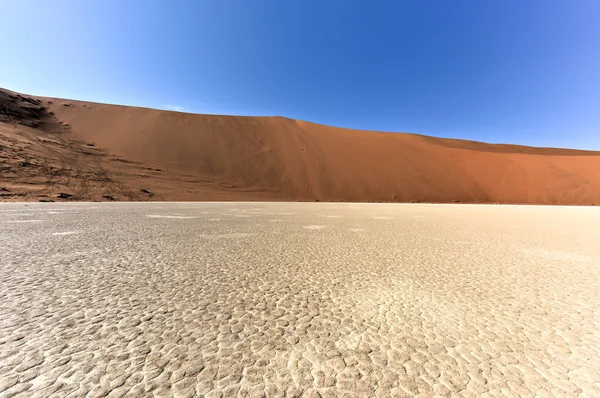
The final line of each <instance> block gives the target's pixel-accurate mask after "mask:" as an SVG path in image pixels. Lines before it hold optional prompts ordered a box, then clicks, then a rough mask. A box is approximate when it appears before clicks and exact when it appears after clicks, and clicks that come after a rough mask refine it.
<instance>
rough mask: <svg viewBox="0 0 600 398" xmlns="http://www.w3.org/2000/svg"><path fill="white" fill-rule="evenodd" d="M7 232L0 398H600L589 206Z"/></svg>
mask: <svg viewBox="0 0 600 398" xmlns="http://www.w3.org/2000/svg"><path fill="white" fill-rule="evenodd" d="M274 220H276V221H277V222H273V221H274ZM0 227H1V228H0V246H1V248H2V250H0V396H1V397H7V398H8V397H67V396H68V397H111V398H113V397H264V396H266V397H301V396H302V397H404V396H405V397H412V396H423V397H429V396H450V395H453V396H464V397H474V396H486V395H487V396H509V397H510V396H534V395H537V396H549V397H550V396H578V395H581V396H584V395H587V396H600V370H599V369H600V315H599V307H598V305H599V304H598V303H600V245H599V244H598V239H599V238H600V209H595V208H570V207H560V208H559V207H535V206H524V207H516V206H462V205H454V206H452V205H439V206H438V205H384V204H365V205H355V204H327V203H297V204H291V203H290V204H281V203H270V204H266V203H204V204H200V203H145V204H141V203H113V204H96V203H94V204H80V203H70V204H56V203H55V204H9V203H5V204H0Z"/></svg>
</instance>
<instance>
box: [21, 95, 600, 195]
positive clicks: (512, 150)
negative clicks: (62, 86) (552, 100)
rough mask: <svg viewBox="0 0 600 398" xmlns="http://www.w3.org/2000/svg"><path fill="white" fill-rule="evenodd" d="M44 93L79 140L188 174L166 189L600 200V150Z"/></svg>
mask: <svg viewBox="0 0 600 398" xmlns="http://www.w3.org/2000/svg"><path fill="white" fill-rule="evenodd" d="M33 98H35V99H41V100H42V102H43V103H44V104H45V105H46V106H47V107H48V111H49V112H53V113H54V114H55V117H56V119H57V120H59V121H60V122H62V123H63V125H64V124H67V125H69V131H68V132H66V133H64V134H68V135H69V137H71V138H72V139H73V140H76V141H78V142H88V143H93V144H94V145H95V147H97V148H99V149H102V150H104V151H106V152H107V153H112V154H114V155H115V156H118V157H121V158H123V159H127V160H128V161H131V162H133V163H136V164H144V165H150V166H151V167H155V168H159V169H160V170H164V173H168V174H169V178H168V180H169V183H170V184H175V183H176V182H177V181H182V184H183V182H185V183H186V184H187V185H185V187H183V186H177V185H173V187H172V188H169V189H168V190H166V191H164V192H162V193H161V194H160V195H157V196H154V199H161V200H174V199H178V200H218V199H226V200H316V199H319V200H323V201H337V200H343V201H398V202H408V201H423V202H455V201H460V202H474V203H496V202H500V203H536V204H595V203H600V152H593V151H576V150H567V149H553V148H532V147H522V146H514V145H492V144H484V143H478V142H472V141H462V140H451V139H440V138H433V137H426V136H419V135H414V134H394V133H379V132H371V131H358V130H350V129H342V128H336V127H329V126H323V125H318V124H313V123H309V122H304V121H298V120H292V119H287V118H283V117H240V116H216V115H195V114H186V113H179V112H169V111H160V110H154V109H145V108H136V107H127V106H117V105H106V104H97V103H89V102H81V101H72V100H61V99H51V98H40V97H33ZM48 101H51V103H50V104H49V103H48ZM107 167H108V169H107V172H108V173H110V167H109V166H107ZM125 174H126V173H125ZM121 177H122V179H123V181H122V184H121V185H135V188H132V192H134V191H136V190H137V188H138V187H140V186H142V185H144V184H145V185H146V186H156V189H157V190H159V191H160V189H161V185H160V184H157V183H154V182H153V178H154V177H152V176H146V177H144V178H145V180H144V184H140V183H139V181H136V178H135V175H123V176H121ZM153 184H154V185H153ZM164 184H167V183H166V182H165V183H164ZM164 184H163V185H162V187H164V186H165V185H164ZM178 189H179V191H177V190H178ZM135 199H138V200H141V199H145V198H139V197H138V198H135Z"/></svg>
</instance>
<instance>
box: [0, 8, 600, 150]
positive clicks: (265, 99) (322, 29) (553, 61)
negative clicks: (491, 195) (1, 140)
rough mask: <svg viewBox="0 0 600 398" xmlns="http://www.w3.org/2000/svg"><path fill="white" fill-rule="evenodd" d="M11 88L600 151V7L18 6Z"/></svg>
mask: <svg viewBox="0 0 600 398" xmlns="http://www.w3.org/2000/svg"><path fill="white" fill-rule="evenodd" d="M2 14H3V21H2V23H1V24H0V38H1V39H0V40H1V41H2V48H3V51H2V59H1V62H0V87H5V88H8V89H11V90H15V91H19V92H24V93H28V94H38V95H47V96H54V97H65V98H72V99H81V100H89V101H98V102H108V103H117V104H125V105H137V106H145V107H152V108H162V109H175V110H182V111H188V112H194V113H215V114H237V115H281V116H287V117H291V118H296V119H303V120H308V121H312V122H316V123H323V124H328V125H334V126H340V127H349V128H356V129H367V130H379V131H396V132H401V131H404V132H414V133H419V134H426V135H433V136H439V137H454V138H464V139H471V140H477V141H486V142H503V143H515V144H524V145H535V146H556V147H571V148H582V149H599V150H600V23H598V21H599V20H600V1H597V0H577V1H564V0H563V1H555V0H527V1H522V0H519V1H517V0H506V1H499V0H489V1H478V0H471V1H461V0H458V1H457V0H455V1H446V0H440V1H427V0H425V1H397V0H391V1H352V0H339V1H337V0H331V1H322V0H319V1H313V0H303V1H281V0H227V1H212V0H211V1H209V0H206V1H203V0H190V1H183V0H174V1H169V2H167V1H152V0H149V1H143V0H140V1H133V0H123V1H115V0H105V1H92V0H90V1H75V0H72V1H67V0H62V1H56V2H49V1H45V0H39V1H29V0H19V1H6V2H3V4H2Z"/></svg>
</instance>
